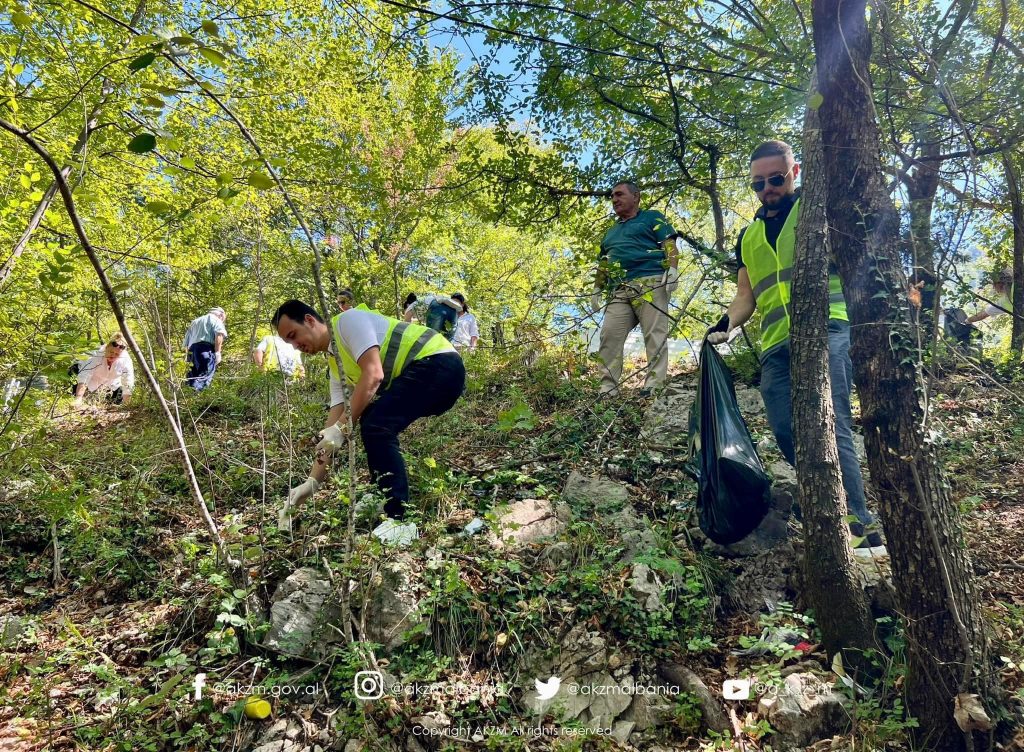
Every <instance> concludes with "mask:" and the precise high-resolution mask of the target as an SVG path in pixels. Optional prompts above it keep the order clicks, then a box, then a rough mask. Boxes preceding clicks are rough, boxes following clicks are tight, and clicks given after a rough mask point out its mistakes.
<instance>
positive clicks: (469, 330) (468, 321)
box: [452, 313, 480, 349]
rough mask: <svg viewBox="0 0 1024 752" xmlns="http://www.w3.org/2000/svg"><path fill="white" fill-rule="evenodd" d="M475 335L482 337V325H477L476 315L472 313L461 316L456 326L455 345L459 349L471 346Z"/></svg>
mask: <svg viewBox="0 0 1024 752" xmlns="http://www.w3.org/2000/svg"><path fill="white" fill-rule="evenodd" d="M474 337H476V338H478V339H479V337H480V327H479V326H477V323H476V316H474V315H473V314H472V313H465V314H463V315H461V316H459V323H458V325H457V326H456V327H455V337H454V338H453V340H452V342H453V343H454V345H455V346H456V347H457V348H459V349H462V348H463V347H469V346H470V344H471V343H472V342H473V338H474Z"/></svg>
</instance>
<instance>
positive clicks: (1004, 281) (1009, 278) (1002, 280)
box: [992, 269, 1013, 287]
mask: <svg viewBox="0 0 1024 752" xmlns="http://www.w3.org/2000/svg"><path fill="white" fill-rule="evenodd" d="M992 284H993V285H1001V286H1003V287H1013V272H1012V271H1009V270H1007V269H1004V270H1002V271H1001V272H994V273H993V274H992Z"/></svg>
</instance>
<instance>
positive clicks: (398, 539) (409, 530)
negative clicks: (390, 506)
mask: <svg viewBox="0 0 1024 752" xmlns="http://www.w3.org/2000/svg"><path fill="white" fill-rule="evenodd" d="M372 535H373V537H374V538H376V539H377V540H379V541H380V542H381V543H386V544H388V545H392V546H397V547H399V548H404V547H405V546H408V545H409V544H410V543H412V542H413V541H414V540H418V539H419V537H420V532H419V530H417V529H416V523H414V522H408V523H405V524H403V523H401V522H398V521H397V520H393V519H391V518H390V517H389V518H388V519H386V520H384V521H383V522H382V523H380V524H379V525H377V527H375V528H374V529H373V533H372Z"/></svg>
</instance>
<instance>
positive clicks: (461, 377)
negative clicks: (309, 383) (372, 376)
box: [359, 352, 466, 519]
mask: <svg viewBox="0 0 1024 752" xmlns="http://www.w3.org/2000/svg"><path fill="white" fill-rule="evenodd" d="M465 385H466V367H465V366H464V365H463V364H462V358H461V357H459V356H458V355H457V354H456V353H453V352H448V353H438V354H437V355H431V356H429V357H427V358H423V360H417V361H415V362H414V363H413V364H412V365H410V366H407V367H406V368H405V369H404V370H403V371H402V373H401V375H399V377H398V378H396V379H395V380H394V381H393V382H392V383H391V386H390V388H388V389H385V390H383V391H381V392H378V394H377V398H376V399H375V400H374V401H373V402H371V403H370V406H369V407H367V408H366V411H365V412H364V413H363V415H362V418H360V420H359V430H360V433H361V434H362V437H363V446H364V447H365V448H366V464H367V465H368V466H369V468H370V478H371V479H372V480H373V482H374V483H375V484H376V485H377V487H378V488H379V489H380V490H381V491H382V492H383V493H384V497H385V503H384V512H385V514H387V515H388V517H393V518H395V519H402V517H403V516H404V514H405V505H406V502H408V501H409V477H408V475H406V472H405V460H403V459H402V448H401V447H400V446H399V444H398V434H400V433H401V432H402V431H404V430H405V429H406V428H408V427H409V425H410V424H411V423H412V422H413V421H414V420H416V419H417V418H422V417H424V416H427V415H440V414H441V413H444V412H447V411H448V410H449V409H451V407H452V405H454V404H455V403H456V402H457V401H458V399H459V395H461V394H462V390H463V388H464V387H465Z"/></svg>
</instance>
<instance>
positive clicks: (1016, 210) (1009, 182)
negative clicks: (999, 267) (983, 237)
mask: <svg viewBox="0 0 1024 752" xmlns="http://www.w3.org/2000/svg"><path fill="white" fill-rule="evenodd" d="M1003 167H1004V168H1005V170H1006V192H1007V194H1008V195H1009V197H1010V216H1011V217H1012V219H1013V295H1012V298H1011V300H1010V310H1011V311H1012V312H1013V330H1012V333H1011V334H1010V349H1011V350H1012V351H1013V352H1015V353H1017V355H1020V354H1021V353H1022V351H1024V197H1022V196H1021V192H1020V191H1021V188H1020V170H1019V169H1018V167H1017V165H1016V164H1015V163H1014V160H1013V153H1012V152H1009V151H1004V152H1003Z"/></svg>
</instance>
